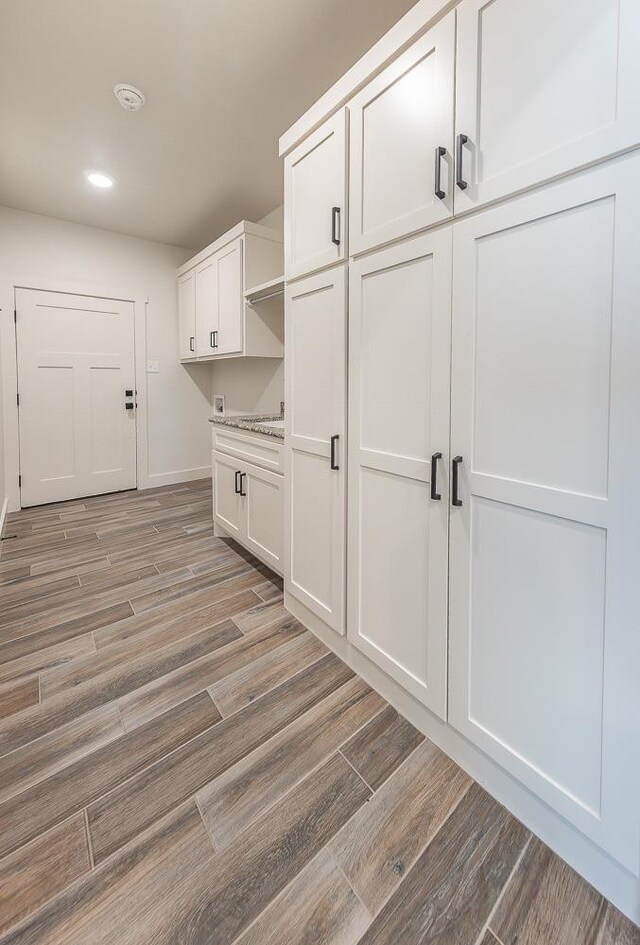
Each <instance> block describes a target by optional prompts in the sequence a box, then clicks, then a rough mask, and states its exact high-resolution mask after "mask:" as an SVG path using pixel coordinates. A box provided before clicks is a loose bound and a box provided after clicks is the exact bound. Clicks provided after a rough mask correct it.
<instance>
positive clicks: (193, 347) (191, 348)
mask: <svg viewBox="0 0 640 945" xmlns="http://www.w3.org/2000/svg"><path fill="white" fill-rule="evenodd" d="M195 350H196V339H195V337H194V336H193V335H191V337H190V338H189V351H195Z"/></svg>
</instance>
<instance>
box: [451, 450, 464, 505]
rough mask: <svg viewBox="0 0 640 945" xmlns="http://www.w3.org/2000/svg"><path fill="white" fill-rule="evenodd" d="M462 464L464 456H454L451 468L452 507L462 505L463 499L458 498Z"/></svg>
mask: <svg viewBox="0 0 640 945" xmlns="http://www.w3.org/2000/svg"><path fill="white" fill-rule="evenodd" d="M461 462H462V456H454V457H453V461H452V468H451V505H455V506H460V505H462V499H461V498H459V496H458V467H459V466H460V463H461Z"/></svg>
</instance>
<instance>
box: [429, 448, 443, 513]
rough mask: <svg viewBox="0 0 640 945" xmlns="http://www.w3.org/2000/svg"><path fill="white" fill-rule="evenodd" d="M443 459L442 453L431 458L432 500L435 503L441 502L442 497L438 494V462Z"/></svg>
mask: <svg viewBox="0 0 640 945" xmlns="http://www.w3.org/2000/svg"><path fill="white" fill-rule="evenodd" d="M439 459H442V453H434V454H433V456H432V457H431V498H432V499H433V500H434V502H439V501H440V499H441V498H442V496H441V495H440V493H439V492H438V460H439Z"/></svg>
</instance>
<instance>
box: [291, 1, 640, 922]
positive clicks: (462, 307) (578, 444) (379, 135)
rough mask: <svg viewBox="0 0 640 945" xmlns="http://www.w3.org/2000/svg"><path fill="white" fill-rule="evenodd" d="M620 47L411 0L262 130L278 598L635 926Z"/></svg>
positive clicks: (629, 98) (639, 199)
mask: <svg viewBox="0 0 640 945" xmlns="http://www.w3.org/2000/svg"><path fill="white" fill-rule="evenodd" d="M638 49H640V6H639V5H638V4H637V2H635V0H564V2H563V3H557V2H556V0H538V2H537V3H531V2H530V0H461V2H460V3H459V4H457V5H455V4H453V3H451V2H447V0H419V2H418V3H417V4H416V6H415V7H413V8H412V9H411V11H410V12H409V13H408V14H407V15H406V16H405V17H404V18H403V20H401V21H400V22H399V23H398V24H397V25H396V26H395V27H394V28H393V29H392V30H391V31H390V32H389V33H388V34H387V35H386V36H385V37H383V39H382V40H380V42H379V43H378V44H377V45H376V46H375V47H373V49H372V50H371V51H370V52H369V53H367V55H366V56H365V57H363V59H362V60H360V62H359V63H357V64H356V65H355V66H354V67H353V68H352V69H351V70H350V72H349V73H347V75H346V76H344V77H343V78H342V79H341V80H340V81H339V82H338V83H337V84H336V85H335V86H334V87H333V88H332V89H330V90H329V92H327V93H326V95H325V96H324V97H323V99H321V100H320V101H319V102H318V103H316V105H314V106H313V107H312V108H311V109H310V110H309V112H308V113H307V114H306V115H305V116H303V117H302V118H301V119H300V120H299V121H298V122H297V123H296V124H295V125H294V126H293V128H292V129H290V130H289V131H288V132H287V133H286V134H285V135H284V136H283V138H282V139H281V143H280V144H281V147H280V151H281V154H282V155H283V156H284V165H285V169H284V172H285V280H286V282H287V288H286V303H285V320H286V321H285V324H286V331H285V340H286V343H285V373H286V404H287V412H286V416H287V420H286V423H287V428H286V439H285V454H286V460H285V461H286V463H287V469H288V472H289V475H288V477H287V482H286V490H287V494H286V502H285V507H286V513H285V603H286V605H287V607H288V608H289V609H290V610H291V611H292V612H293V613H294V614H296V616H298V617H299V618H300V619H301V620H302V621H303V622H304V623H306V624H307V625H308V626H309V627H311V629H312V630H314V631H315V632H316V633H318V634H319V635H320V636H321V637H322V638H323V639H324V640H325V642H327V643H328V644H329V645H330V646H332V647H333V648H334V649H335V650H336V652H338V653H339V655H340V656H342V657H343V658H344V659H345V660H346V661H347V662H349V663H350V664H351V665H352V666H353V667H354V668H355V669H356V670H357V671H358V672H360V673H361V674H362V675H363V676H365V678H367V679H368V680H369V681H370V682H371V683H372V685H374V686H375V687H376V688H378V689H380V690H381V691H382V692H383V694H384V695H385V696H386V697H387V698H389V699H390V700H391V701H392V702H394V703H395V704H396V705H397V706H398V708H399V709H400V710H401V711H403V712H405V714H407V715H408V716H409V717H410V718H411V719H412V720H413V721H414V722H415V723H416V724H417V725H419V727H421V728H422V729H423V731H425V732H426V734H428V735H429V736H430V737H431V738H432V739H433V740H434V741H436V742H437V743H438V744H439V745H440V746H441V747H442V748H443V749H444V750H445V751H446V752H447V753H448V754H450V755H451V756H452V757H453V758H454V759H455V760H456V761H458V762H459V763H460V764H461V765H462V766H463V767H465V768H466V769H467V770H468V771H469V772H470V773H471V774H472V775H473V776H475V777H476V778H477V779H478V780H480V781H481V783H482V784H483V785H484V786H485V787H486V788H487V789H488V790H489V791H491V792H492V793H493V794H495V796H496V797H498V799H499V800H501V801H502V802H503V803H505V804H506V805H507V806H508V807H509V808H510V809H511V810H512V811H513V812H514V813H515V814H516V815H517V816H519V817H520V818H521V819H522V820H524V821H525V822H526V823H527V824H528V826H530V827H531V828H532V829H533V830H534V831H535V832H536V833H538V834H539V835H540V836H541V837H542V838H543V839H544V840H545V841H546V842H547V843H548V844H549V845H550V846H551V847H553V848H554V849H555V850H556V852H558V853H559V854H560V855H561V856H563V857H564V858H565V859H567V860H568V861H569V862H570V863H571V865H573V866H574V867H575V868H576V869H578V870H579V871H580V872H581V873H582V874H583V875H584V876H585V877H586V878H587V879H588V880H589V881H590V882H592V883H593V884H594V885H595V886H597V887H598V888H599V889H600V890H601V891H602V892H603V893H604V894H605V895H606V896H607V897H608V898H610V899H611V900H612V901H613V902H614V903H615V904H616V905H617V906H619V908H621V909H622V910H623V911H625V912H626V913H627V914H628V915H630V916H631V918H633V919H635V921H640V794H639V792H638V784H640V682H639V673H640V619H639V614H640V581H639V579H638V578H639V575H640V497H639V496H640V493H639V491H638V482H639V481H640V432H639V431H640V265H638V259H637V256H638V247H639V246H640V149H639V147H640V95H638V90H639V89H640V56H638V54H637V51H638ZM345 417H348V423H347V422H345Z"/></svg>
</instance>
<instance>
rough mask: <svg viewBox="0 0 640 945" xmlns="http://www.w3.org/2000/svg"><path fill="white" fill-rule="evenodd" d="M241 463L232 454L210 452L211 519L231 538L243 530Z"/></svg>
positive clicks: (243, 490)
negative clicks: (211, 482)
mask: <svg viewBox="0 0 640 945" xmlns="http://www.w3.org/2000/svg"><path fill="white" fill-rule="evenodd" d="M243 469H244V466H243V464H241V463H239V462H238V460H237V459H234V458H233V457H232V456H227V455H226V454H225V453H218V452H217V451H216V450H213V452H212V453H211V470H212V476H213V519H214V521H215V522H217V523H218V525H221V526H222V528H224V530H225V531H226V532H228V534H229V535H231V537H232V538H238V537H240V536H241V535H242V533H243V532H244V505H243V502H242V495H241V493H242V492H245V491H246V490H245V489H244V488H243V483H242V480H241V478H240V477H241V475H242V471H243Z"/></svg>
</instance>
